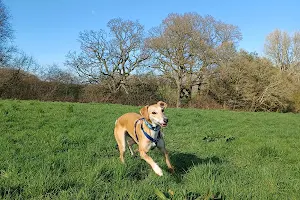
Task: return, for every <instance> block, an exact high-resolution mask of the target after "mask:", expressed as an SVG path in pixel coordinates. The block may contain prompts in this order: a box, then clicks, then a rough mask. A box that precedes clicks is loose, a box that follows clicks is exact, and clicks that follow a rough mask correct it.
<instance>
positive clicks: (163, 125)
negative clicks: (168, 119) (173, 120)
mask: <svg viewBox="0 0 300 200" xmlns="http://www.w3.org/2000/svg"><path fill="white" fill-rule="evenodd" d="M160 125H161V126H162V127H166V126H167V125H168V124H167V123H161V124H160Z"/></svg>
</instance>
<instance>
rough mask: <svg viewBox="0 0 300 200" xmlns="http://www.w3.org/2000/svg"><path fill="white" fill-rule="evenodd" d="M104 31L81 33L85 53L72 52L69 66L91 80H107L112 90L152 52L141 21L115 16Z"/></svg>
mask: <svg viewBox="0 0 300 200" xmlns="http://www.w3.org/2000/svg"><path fill="white" fill-rule="evenodd" d="M107 26H108V28H109V30H110V32H109V34H107V33H106V32H105V31H104V30H100V31H84V32H81V33H80V35H79V42H80V49H81V52H80V53H79V54H78V53H76V52H70V53H69V54H68V55H67V61H66V65H67V66H70V67H72V68H74V69H76V71H77V73H78V74H79V75H80V76H82V77H85V78H86V79H87V80H88V81H89V82H91V83H99V82H105V83H106V84H107V85H108V86H109V88H110V91H111V92H112V93H116V92H117V91H119V90H120V88H123V89H124V90H125V91H126V87H125V84H126V79H127V78H128V76H129V75H130V74H131V73H132V72H133V71H134V70H135V69H136V68H138V67H140V66H142V65H143V63H144V61H145V60H147V59H148V58H149V54H148V53H146V51H145V49H144V27H143V26H142V25H141V24H140V23H139V22H137V21H136V22H133V21H130V20H127V21H125V20H122V19H120V18H117V19H112V20H110V21H109V22H108V24H107Z"/></svg>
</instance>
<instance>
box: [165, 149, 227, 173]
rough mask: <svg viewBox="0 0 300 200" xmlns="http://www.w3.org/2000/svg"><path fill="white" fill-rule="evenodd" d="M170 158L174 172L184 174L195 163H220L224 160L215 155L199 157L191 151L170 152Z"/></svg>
mask: <svg viewBox="0 0 300 200" xmlns="http://www.w3.org/2000/svg"><path fill="white" fill-rule="evenodd" d="M170 160H171V162H172V164H173V166H174V168H175V174H177V175H180V176H182V175H184V174H186V173H188V171H189V170H190V169H191V168H193V167H194V166H197V165H203V164H207V163H213V164H221V163H223V162H224V161H223V160H222V159H220V158H219V157H217V156H212V157H206V158H199V157H198V156H196V155H195V154H192V153H182V152H172V153H171V155H170Z"/></svg>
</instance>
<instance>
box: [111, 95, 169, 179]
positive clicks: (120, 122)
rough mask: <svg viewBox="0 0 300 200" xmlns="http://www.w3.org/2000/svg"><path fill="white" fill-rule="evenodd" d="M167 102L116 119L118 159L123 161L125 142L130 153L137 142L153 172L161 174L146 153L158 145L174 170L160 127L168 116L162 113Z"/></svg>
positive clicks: (115, 131)
mask: <svg viewBox="0 0 300 200" xmlns="http://www.w3.org/2000/svg"><path fill="white" fill-rule="evenodd" d="M166 107H167V104H166V103H165V102H163V101H159V102H157V104H154V105H150V106H145V107H143V108H142V109H141V110H140V113H141V115H139V114H137V113H126V114H124V115H122V116H121V117H119V118H118V119H117V120H116V125H115V129H114V135H115V138H116V141H117V143H118V147H119V151H120V159H121V161H122V162H123V163H124V152H125V146H126V142H125V141H126V140H127V144H128V146H129V150H130V152H131V155H134V154H135V152H134V151H133V150H132V145H133V144H135V143H136V144H138V149H137V151H139V152H140V156H141V158H142V159H144V160H145V161H146V162H147V163H148V164H149V165H150V166H151V167H152V169H153V170H154V172H155V173H156V174H157V175H159V176H162V175H163V172H162V170H161V168H160V167H159V166H158V165H157V164H156V163H155V162H154V160H153V159H152V158H151V157H150V156H148V155H147V153H148V151H149V150H150V149H152V148H154V147H158V148H159V149H160V150H161V151H162V152H163V154H164V155H165V159H166V163H167V165H168V168H169V170H170V171H171V172H173V171H174V169H173V167H172V165H171V162H170V159H169V156H168V152H167V150H166V148H165V142H164V139H163V133H162V132H161V130H160V128H161V127H166V126H167V124H168V118H167V117H166V116H165V115H164V109H165V108H166Z"/></svg>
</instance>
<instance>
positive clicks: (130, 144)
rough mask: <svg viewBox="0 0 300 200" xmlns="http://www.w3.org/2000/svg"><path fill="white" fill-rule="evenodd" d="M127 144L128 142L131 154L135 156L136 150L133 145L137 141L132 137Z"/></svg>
mask: <svg viewBox="0 0 300 200" xmlns="http://www.w3.org/2000/svg"><path fill="white" fill-rule="evenodd" d="M127 144H128V148H129V150H130V153H131V155H132V156H134V155H135V151H133V149H132V145H134V144H135V141H134V140H133V139H132V138H128V140H127Z"/></svg>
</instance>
